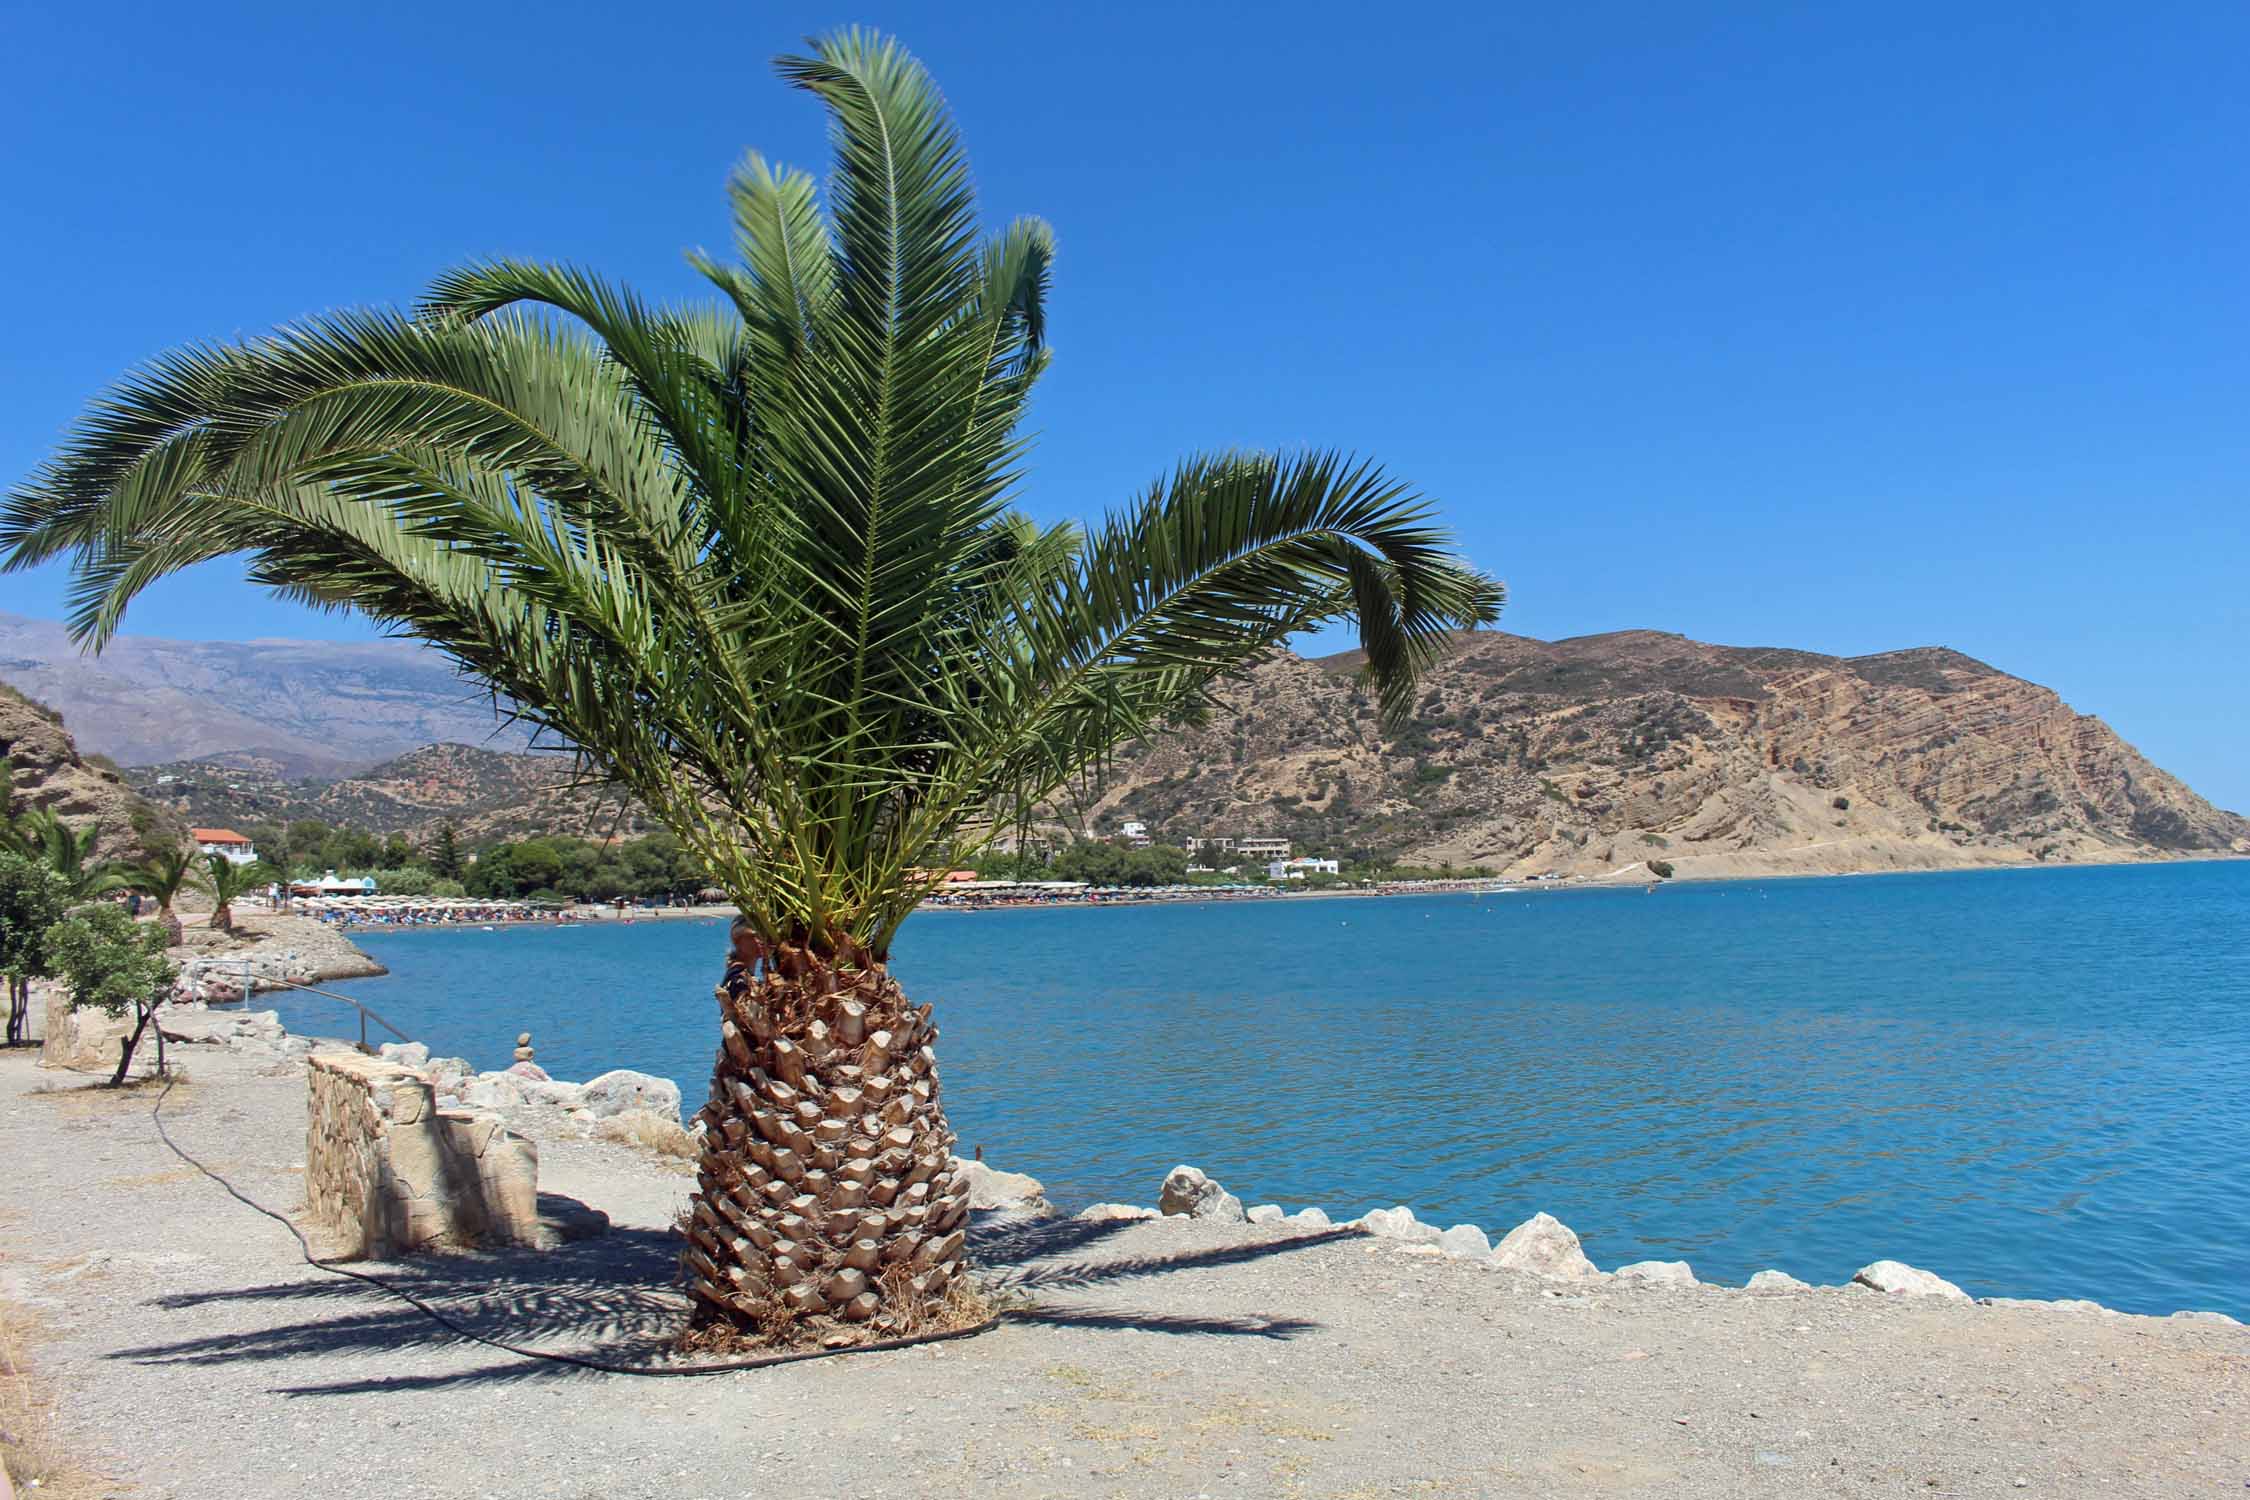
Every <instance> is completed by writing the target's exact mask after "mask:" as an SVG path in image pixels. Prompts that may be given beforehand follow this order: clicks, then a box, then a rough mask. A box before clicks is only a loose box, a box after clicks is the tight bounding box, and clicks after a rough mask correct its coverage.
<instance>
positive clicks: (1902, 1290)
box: [1852, 1260, 1969, 1302]
mask: <svg viewBox="0 0 2250 1500" xmlns="http://www.w3.org/2000/svg"><path fill="white" fill-rule="evenodd" d="M1852 1285H1854V1286H1864V1287H1868V1288H1870V1289H1872V1290H1874V1291H1878V1292H1889V1293H1891V1294H1892V1295H1893V1296H1897V1297H1943V1298H1945V1299H1946V1300H1947V1301H1948V1302H1966V1301H1968V1300H1969V1294H1968V1293H1967V1292H1964V1291H1962V1290H1961V1289H1960V1288H1959V1287H1957V1286H1955V1285H1954V1284H1953V1283H1952V1282H1950V1281H1947V1280H1946V1279H1945V1278H1944V1277H1943V1276H1938V1275H1935V1274H1933V1273H1931V1272H1929V1271H1923V1270H1917V1269H1916V1268H1915V1267H1913V1266H1910V1265H1907V1264H1906V1263H1905V1262H1903V1261H1896V1260H1879V1261H1876V1262H1874V1263H1873V1264H1872V1265H1865V1266H1861V1267H1860V1268H1859V1271H1858V1273H1857V1274H1856V1275H1854V1276H1853V1277H1852Z"/></svg>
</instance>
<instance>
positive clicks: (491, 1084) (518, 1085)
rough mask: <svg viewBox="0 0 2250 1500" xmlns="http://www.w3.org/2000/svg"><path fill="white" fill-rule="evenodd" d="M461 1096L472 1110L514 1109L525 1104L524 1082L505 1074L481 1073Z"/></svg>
mask: <svg viewBox="0 0 2250 1500" xmlns="http://www.w3.org/2000/svg"><path fill="white" fill-rule="evenodd" d="M460 1095H461V1102H462V1103H463V1104H466V1105H467V1106H469V1108H471V1109H514V1108H516V1107H517V1106H518V1105H520V1104H522V1103H523V1080H522V1079H520V1078H510V1077H509V1076H508V1075H507V1074H505V1073H479V1074H478V1075H477V1076H476V1077H474V1078H472V1079H470V1080H469V1081H468V1083H467V1085H466V1086H465V1087H463V1088H462V1089H461V1090H460Z"/></svg>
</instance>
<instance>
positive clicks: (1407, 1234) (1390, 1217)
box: [1352, 1203, 1443, 1245]
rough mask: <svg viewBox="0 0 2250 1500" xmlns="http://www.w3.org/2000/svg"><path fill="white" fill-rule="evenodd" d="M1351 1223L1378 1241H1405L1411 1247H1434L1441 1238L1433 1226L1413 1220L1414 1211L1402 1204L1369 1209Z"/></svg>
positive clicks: (1441, 1232) (1440, 1232)
mask: <svg viewBox="0 0 2250 1500" xmlns="http://www.w3.org/2000/svg"><path fill="white" fill-rule="evenodd" d="M1352 1222H1353V1223H1354V1224H1356V1225H1358V1226H1359V1227H1360V1228H1361V1229H1363V1230H1365V1231H1366V1232H1367V1233H1369V1234H1372V1235H1374V1236H1376V1237H1377V1238H1379V1239H1386V1240H1405V1241H1406V1242H1407V1243H1408V1244H1413V1245H1434V1244H1436V1243H1437V1242H1438V1240H1439V1239H1440V1238H1441V1237H1442V1236H1443V1231H1442V1230H1440V1229H1439V1228H1438V1227H1437V1226H1436V1225H1435V1224H1425V1223H1423V1222H1422V1221H1421V1220H1420V1219H1417V1218H1415V1217H1414V1210H1413V1209H1411V1208H1409V1207H1407V1206H1406V1205H1405V1204H1403V1203H1400V1204H1396V1205H1393V1206H1392V1207H1390V1208H1371V1209H1369V1210H1368V1211H1367V1212H1366V1213H1363V1214H1361V1215H1360V1216H1359V1217H1358V1218H1357V1219H1355V1220H1353V1221H1352Z"/></svg>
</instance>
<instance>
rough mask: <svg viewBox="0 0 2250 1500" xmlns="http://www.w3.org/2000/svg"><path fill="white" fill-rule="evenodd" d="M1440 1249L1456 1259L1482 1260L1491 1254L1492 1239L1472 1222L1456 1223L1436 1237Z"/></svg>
mask: <svg viewBox="0 0 2250 1500" xmlns="http://www.w3.org/2000/svg"><path fill="white" fill-rule="evenodd" d="M1437 1245H1438V1248H1439V1249H1440V1250H1443V1251H1444V1252H1445V1253H1446V1254H1448V1255H1450V1256H1452V1257H1454V1258H1455V1259H1456V1260H1484V1259H1486V1258H1487V1257H1489V1256H1490V1255H1491V1254H1492V1241H1490V1240H1488V1239H1486V1238H1485V1235H1484V1231H1483V1230H1481V1229H1479V1228H1477V1226H1476V1225H1474V1224H1456V1225H1454V1226H1453V1227H1452V1228H1451V1229H1448V1230H1447V1231H1445V1233H1443V1234H1441V1235H1439V1236H1438V1237H1437Z"/></svg>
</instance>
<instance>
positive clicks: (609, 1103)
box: [583, 1068, 680, 1125]
mask: <svg viewBox="0 0 2250 1500" xmlns="http://www.w3.org/2000/svg"><path fill="white" fill-rule="evenodd" d="M583 1088H584V1096H585V1103H584V1105H583V1107H584V1108H586V1109H590V1110H592V1111H593V1112H594V1113H595V1114H596V1115H599V1116H602V1117H604V1118H606V1117H608V1116H610V1115H621V1114H623V1113H625V1111H627V1110H629V1109H645V1110H647V1111H648V1112H649V1113H650V1114H652V1115H662V1116H663V1117H664V1118H666V1119H668V1120H670V1121H671V1122H672V1123H673V1124H675V1125H677V1124H679V1123H680V1086H679V1085H678V1084H676V1083H674V1082H673V1081H672V1080H671V1079H669V1078H658V1077H656V1076H655V1075H653V1074H649V1073H636V1072H634V1071H633V1070H632V1069H631V1068H613V1069H611V1070H610V1071H609V1072H607V1073H604V1074H602V1075H601V1076H600V1077H599V1078H589V1079H587V1080H586V1082H585V1084H584V1085H583Z"/></svg>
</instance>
